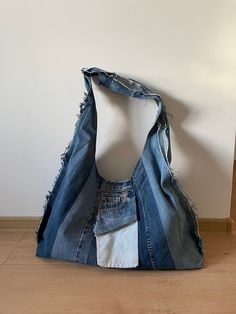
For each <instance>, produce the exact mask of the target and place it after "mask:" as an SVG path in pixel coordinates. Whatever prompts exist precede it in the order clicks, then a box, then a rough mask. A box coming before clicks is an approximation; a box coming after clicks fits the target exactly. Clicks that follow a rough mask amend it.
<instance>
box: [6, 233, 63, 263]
mask: <svg viewBox="0 0 236 314" xmlns="http://www.w3.org/2000/svg"><path fill="white" fill-rule="evenodd" d="M35 251H36V241H35V232H34V231H28V232H25V235H24V237H23V238H22V239H21V241H20V242H19V243H18V245H17V246H16V247H15V249H14V250H13V252H12V254H11V255H10V256H9V258H8V259H7V260H6V262H5V263H6V264H47V263H50V264H58V263H59V264H64V263H65V262H63V261H60V260H55V259H49V258H40V257H36V256H35Z"/></svg>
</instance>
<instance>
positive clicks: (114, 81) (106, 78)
mask: <svg viewBox="0 0 236 314" xmlns="http://www.w3.org/2000/svg"><path fill="white" fill-rule="evenodd" d="M82 73H83V76H84V80H85V86H86V90H87V92H86V93H85V99H84V101H83V102H82V104H81V112H80V115H79V117H78V120H77V122H76V124H75V129H74V134H73V138H72V140H71V141H70V143H69V144H68V146H67V148H66V151H65V152H64V153H63V154H62V166H61V169H60V171H59V173H58V175H57V177H56V178H55V181H54V185H53V188H52V190H51V191H49V193H48V195H47V196H46V201H45V205H44V212H43V215H42V219H41V222H40V224H39V225H38V228H37V230H36V241H37V246H36V256H40V257H47V258H55V259H61V260H65V261H71V262H76V263H81V264H91V265H98V266H101V265H99V264H98V257H97V251H98V250H97V249H98V248H97V243H96V240H98V237H100V236H101V235H106V236H104V237H103V238H99V239H103V243H101V246H100V249H102V248H103V247H106V248H105V249H104V251H103V253H101V252H100V251H99V252H100V254H102V258H104V259H106V261H107V262H106V263H105V264H104V266H105V267H110V266H109V265H110V264H109V263H110V261H111V260H112V258H113V257H114V260H115V261H119V259H120V261H122V263H121V268H126V266H127V267H132V265H135V266H133V268H134V269H197V268H201V267H202V266H203V259H204V246H203V241H202V238H201V236H200V234H199V229H198V221H197V212H196V210H195V208H194V207H193V205H192V204H191V200H190V199H189V197H187V196H186V193H185V192H184V190H183V188H182V186H181V184H180V183H179V182H178V180H177V179H176V177H175V176H174V174H173V171H172V168H171V167H170V163H171V145H170V128H169V123H168V119H167V115H166V108H165V105H164V102H163V100H162V98H161V96H160V95H159V94H158V93H157V92H156V91H155V90H153V89H150V88H148V87H146V86H144V85H143V84H141V83H139V82H137V81H135V80H132V79H130V78H124V77H121V76H120V75H118V74H116V73H114V72H107V71H105V70H102V69H100V68H97V67H92V68H83V69H82ZM93 76H97V77H98V80H99V83H100V84H102V85H103V86H105V87H107V88H108V89H110V90H111V91H113V92H118V93H122V94H124V95H127V96H129V97H135V98H140V99H154V100H155V102H156V104H157V114H156V119H155V123H154V124H153V126H152V127H151V129H150V131H149V133H148V135H147V138H146V142H145V145H144V148H143V151H142V153H141V156H140V158H139V159H138V161H137V163H136V165H135V167H134V170H133V173H132V176H131V178H130V179H127V180H121V181H108V180H105V179H104V178H103V177H102V176H101V175H100V174H99V172H98V169H97V165H96V160H95V149H96V135H97V110H96V103H95V98H94V93H93V88H92V77H93ZM135 226H136V227H137V234H136V233H135V229H134V228H135ZM118 231H120V232H118ZM126 233H127V236H126V237H125V234H126ZM116 235H117V236H116ZM118 235H119V238H118ZM135 235H136V236H135ZM96 236H97V238H96ZM124 238H126V239H127V245H126V246H125V245H124V244H125V243H124V242H123V239H124ZM136 240H137V241H136ZM115 241H116V242H115ZM112 243H114V245H113V244H112ZM115 243H116V244H115ZM136 244H137V245H138V247H136V246H135V245H136ZM112 245H113V247H112ZM110 248H112V249H114V251H112V249H111V250H110ZM136 248H137V249H138V253H137V252H136ZM109 250H110V251H109ZM112 254H113V255H112ZM121 254H122V256H121ZM135 254H138V265H136V263H135V264H132V262H135V256H136V257H137V255H135ZM125 255H126V256H127V263H125V258H124V257H125ZM105 256H106V258H105ZM129 261H131V263H129ZM123 262H124V263H123ZM113 264H114V265H117V267H118V268H119V263H118V262H117V263H116V262H114V263H113ZM114 265H113V266H111V267H115V266H114Z"/></svg>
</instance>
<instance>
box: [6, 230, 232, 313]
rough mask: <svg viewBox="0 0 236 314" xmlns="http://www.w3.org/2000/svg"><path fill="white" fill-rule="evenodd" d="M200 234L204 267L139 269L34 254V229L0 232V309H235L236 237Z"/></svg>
mask: <svg viewBox="0 0 236 314" xmlns="http://www.w3.org/2000/svg"><path fill="white" fill-rule="evenodd" d="M201 234H202V237H203V240H204V246H205V252H206V258H205V263H204V267H203V269H200V270H188V271H159V270H155V271H152V270H139V271H138V270H128V269H124V270H122V269H108V268H102V267H96V266H89V265H82V264H80V265H78V264H74V263H66V262H62V261H58V260H57V261H56V260H50V259H43V258H39V257H35V256H34V253H35V237H34V232H33V231H17V230H15V231H0V313H1V314H13V313H14V314H15V313H16V314H21V313H22V314H38V313H40V314H54V313H55V314H59V313H66V314H74V313H76V314H77V313H81V314H87V313H88V314H89V313H94V314H96V313H101V314H106V313H109V314H113V313H115V314H116V313H117V314H123V313H135V314H136V313H138V314H139V313H140V314H149V313H167V314H172V313H181V314H182V313H186V314H187V313H188V314H190V313H197V314H202V313H207V314H208V313H214V314H216V313H221V314H222V313H227V314H228V313H236V236H235V235H230V234H228V235H227V234H225V233H223V232H221V233H214V232H208V233H207V232H204V233H203V232H202V233H201Z"/></svg>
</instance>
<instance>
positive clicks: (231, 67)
mask: <svg viewBox="0 0 236 314" xmlns="http://www.w3.org/2000/svg"><path fill="white" fill-rule="evenodd" d="M0 20H1V28H0V54H1V55H0V67H1V71H0V86H1V88H0V105H1V123H0V128H1V130H0V137H1V148H2V152H1V155H0V165H1V179H0V180H1V186H0V193H1V197H0V199H1V203H0V215H1V216H4V215H5V216H11V215H12V216H20V215H22V216H27V215H32V216H34V215H36V216H39V215H41V213H42V206H43V203H44V198H45V195H46V192H47V190H50V189H51V186H52V183H53V180H54V177H55V176H56V174H57V172H58V170H59V168H60V154H61V153H62V152H63V151H64V149H65V146H66V145H67V144H68V142H69V140H70V139H71V137H72V134H73V130H74V125H75V122H76V119H77V117H76V114H77V113H78V112H79V106H78V103H79V102H80V101H82V99H83V92H84V91H85V87H84V82H83V78H82V73H81V71H80V69H81V68H82V67H89V66H98V67H101V68H103V69H105V70H108V71H114V72H117V73H118V74H120V75H124V76H128V77H131V78H134V79H136V80H140V81H141V82H143V83H144V84H146V85H148V86H151V87H154V88H155V89H157V90H159V92H160V94H161V95H162V96H163V99H164V101H165V103H166V107H167V111H168V112H169V113H171V114H172V115H173V118H171V117H169V121H170V124H171V129H172V133H171V139H172V154H173V162H172V167H173V168H174V169H175V171H176V174H177V176H178V177H179V179H180V181H181V183H182V184H183V185H184V188H185V191H186V193H188V194H189V196H190V197H191V199H192V200H193V201H194V202H195V203H196V205H197V207H198V209H199V216H200V217H219V218H221V217H228V216H229V212H230V193H231V181H232V166H233V159H234V141H235V116H236V106H235V100H236V99H235V98H236V96H235V84H236V79H235V73H236V60H235V54H236V42H235V39H236V36H235V35H236V34H235V29H236V2H235V1H230V0H228V1H227V0H225V1H217V0H216V1H210V0H205V1H187V0H186V1H182V0H180V1H160V0H159V1H158V0H147V1H143V2H142V1H137V0H136V1H131V0H120V1H114V0H109V1H108V0H100V1H72V0H71V1H65V0H62V1H50V0H47V1H46V0H44V1H32V0H30V1H29V0H28V1H27V0H26V1H19V0H18V1H16V0H8V1H0ZM94 86H95V93H96V94H95V95H96V97H97V101H98V115H99V124H98V142H97V153H96V158H97V160H98V165H99V169H100V171H101V173H102V174H104V175H105V176H106V177H107V178H108V179H114V178H119V179H123V178H126V177H129V175H130V173H131V172H132V166H134V164H135V162H136V159H137V158H138V155H139V154H140V153H141V151H142V148H143V147H142V145H143V144H144V140H145V136H146V134H147V132H148V129H149V128H150V127H151V125H152V122H153V121H154V118H155V109H156V108H155V106H154V105H153V103H151V102H148V103H147V104H146V106H145V103H144V102H143V101H137V100H136V101H134V100H133V101H131V100H129V99H125V98H124V97H122V96H116V97H115V96H114V97H112V98H111V97H110V96H109V92H105V93H104V94H103V93H102V91H103V89H102V87H101V86H100V88H98V87H97V86H96V84H95V85H94ZM109 104H110V105H112V106H109ZM127 106H129V108H128V109H126V108H127ZM101 112H102V114H101ZM128 126H129V127H128ZM105 131H107V132H106V133H105V134H107V135H108V136H109V137H108V140H107V142H106V143H105V142H104V140H103V136H102V135H103V134H104V132H105ZM108 131H109V132H108ZM111 132H112V133H111ZM106 144H109V145H111V146H110V148H111V149H110V150H109V145H108V146H107V145H106ZM124 152H125V153H126V155H127V154H128V156H129V157H128V158H127V162H124V157H123V156H124ZM117 154H119V155H118V156H119V158H116V159H115V161H116V163H114V162H113V161H112V160H114V159H113V157H114V156H117ZM105 164H106V168H104V165H105ZM124 165H125V167H123V166H124ZM121 169H123V171H121Z"/></svg>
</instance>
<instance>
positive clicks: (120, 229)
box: [93, 194, 138, 268]
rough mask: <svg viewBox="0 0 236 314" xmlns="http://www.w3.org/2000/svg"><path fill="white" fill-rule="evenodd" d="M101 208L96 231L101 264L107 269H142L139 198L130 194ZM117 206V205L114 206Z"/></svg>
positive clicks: (98, 262)
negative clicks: (139, 248)
mask: <svg viewBox="0 0 236 314" xmlns="http://www.w3.org/2000/svg"><path fill="white" fill-rule="evenodd" d="M102 204H103V203H101V206H102V207H99V208H98V213H97V216H96V222H95V225H94V228H93V232H94V235H95V236H96V246H97V264H98V265H99V266H103V267H117V268H130V267H136V266H138V219H137V208H136V201H135V196H134V195H130V194H127V195H126V196H125V197H124V199H123V200H122V201H121V202H120V201H118V203H116V202H115V203H114V202H113V201H112V202H111V203H110V204H108V203H106V206H105V207H103V205H102ZM111 204H113V206H110V205H111Z"/></svg>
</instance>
